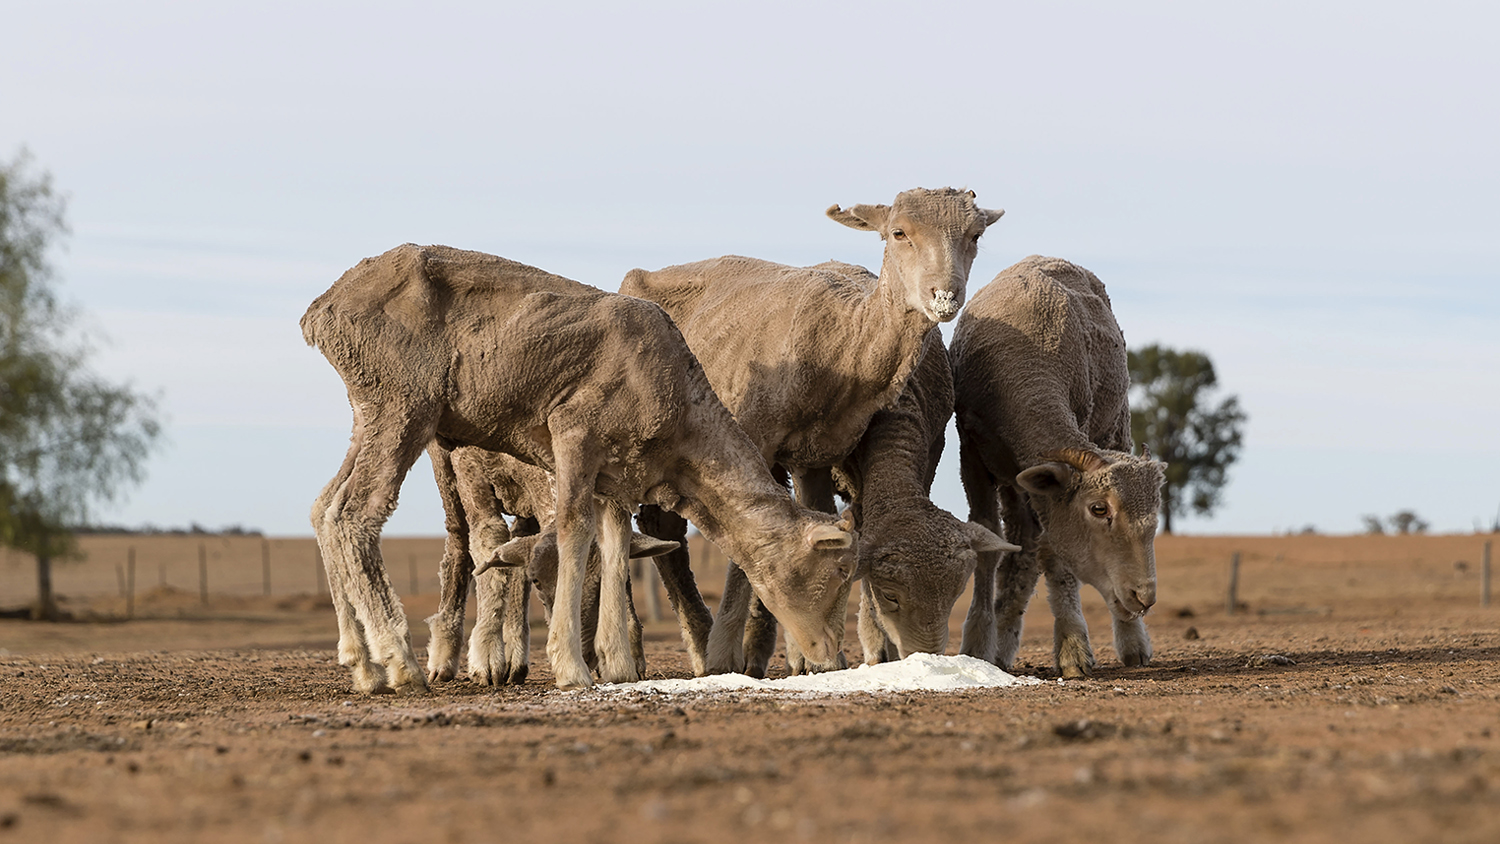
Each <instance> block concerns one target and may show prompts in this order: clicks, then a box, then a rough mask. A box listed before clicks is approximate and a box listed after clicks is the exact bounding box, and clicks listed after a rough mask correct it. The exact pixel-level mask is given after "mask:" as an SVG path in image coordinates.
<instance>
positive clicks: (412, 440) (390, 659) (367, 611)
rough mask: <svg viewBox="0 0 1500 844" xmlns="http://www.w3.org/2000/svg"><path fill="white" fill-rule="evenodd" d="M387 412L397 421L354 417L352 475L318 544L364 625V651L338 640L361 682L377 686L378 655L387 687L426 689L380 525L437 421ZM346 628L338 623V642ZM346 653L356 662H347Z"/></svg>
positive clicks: (332, 580)
mask: <svg viewBox="0 0 1500 844" xmlns="http://www.w3.org/2000/svg"><path fill="white" fill-rule="evenodd" d="M385 416H386V417H387V420H388V421H393V422H395V423H396V424H382V425H368V426H367V425H364V424H360V423H356V431H358V432H359V433H360V436H359V438H358V443H357V445H351V448H357V449H358V453H357V455H355V459H354V460H353V465H352V467H351V468H350V470H349V473H348V476H347V477H346V478H345V479H344V481H343V483H342V484H340V485H339V486H338V488H337V490H336V491H334V492H333V494H332V495H331V496H330V499H329V503H328V507H327V509H326V510H325V511H324V514H323V532H322V534H320V536H321V537H322V539H321V540H320V545H323V544H325V543H326V548H325V562H326V563H327V564H328V570H329V584H330V589H337V590H339V591H340V592H342V593H343V595H342V600H343V601H345V602H347V604H349V605H350V606H352V608H353V614H354V618H355V620H357V622H358V624H359V626H360V627H361V628H363V633H364V637H363V638H364V644H365V648H366V649H367V651H366V652H365V654H364V655H361V654H360V653H359V652H358V651H357V650H351V651H350V652H347V653H346V650H345V648H344V647H342V646H341V647H340V662H341V663H344V664H346V665H349V666H350V668H351V670H352V671H353V672H354V676H355V684H356V688H358V689H360V690H361V691H366V692H372V691H378V690H380V688H379V686H378V685H373V684H372V682H371V678H370V677H369V676H368V672H369V665H368V663H369V662H374V663H378V664H380V665H382V666H384V668H385V685H386V686H389V687H390V688H392V689H396V690H403V689H412V690H420V691H426V689H427V680H426V675H425V673H424V672H423V670H422V668H421V666H420V665H419V664H418V663H417V660H416V656H415V655H414V654H413V653H412V649H411V634H410V631H409V630H408V628H407V623H406V612H405V609H404V608H403V607H402V604H401V599H400V597H399V596H398V595H397V594H396V590H395V589H393V588H392V587H391V581H390V578H389V577H388V576H387V574H386V570H385V563H384V561H383V560H382V559H381V554H380V529H381V527H382V526H384V524H385V522H386V519H388V518H389V517H390V514H391V511H392V510H394V509H395V507H396V499H397V495H398V494H399V493H400V491H401V481H402V479H404V478H405V477H406V473H407V472H408V471H410V469H411V466H412V464H413V463H415V462H416V459H417V455H418V454H420V453H421V451H422V449H423V448H424V447H425V445H426V444H427V443H428V442H430V441H431V440H432V436H433V430H432V423H431V421H430V417H429V415H426V414H418V413H415V412H413V409H412V408H409V407H394V408H388V409H387V413H386V414H385ZM387 420H383V421H387ZM320 500H321V498H320ZM335 584H336V585H335ZM337 606H338V603H337V599H336V602H335V607H337ZM346 623H347V622H346ZM344 628H345V623H341V624H340V629H341V634H340V640H341V642H342V640H343V639H344V638H345V637H344V634H343V630H344ZM346 656H347V657H350V658H351V662H348V663H345V662H344V660H345V658H346ZM351 663H352V664H351Z"/></svg>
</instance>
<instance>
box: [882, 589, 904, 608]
mask: <svg viewBox="0 0 1500 844" xmlns="http://www.w3.org/2000/svg"><path fill="white" fill-rule="evenodd" d="M880 597H882V598H884V599H885V602H886V603H887V604H890V605H891V606H893V607H899V606H901V602H900V601H898V600H897V599H896V593H895V592H881V593H880Z"/></svg>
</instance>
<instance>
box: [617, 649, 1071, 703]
mask: <svg viewBox="0 0 1500 844" xmlns="http://www.w3.org/2000/svg"><path fill="white" fill-rule="evenodd" d="M1041 682H1042V681H1041V680H1038V679H1037V678H1035V677H1016V676H1013V675H1010V674H1007V673H1005V672H1004V671H1002V670H1001V669H999V668H997V667H995V666H994V665H992V664H990V663H988V662H985V661H984V660H982V659H975V658H974V657H969V656H962V655H960V656H939V655H936V654H924V653H918V654H912V655H911V656H909V657H907V658H906V659H903V660H901V661H900V662H884V663H881V664H879V665H861V666H859V667H857V668H850V669H847V670H844V671H828V672H825V673H822V674H803V675H799V676H796V677H784V678H782V679H779V680H756V679H754V678H752V677H747V676H745V675H744V674H712V675H709V676H706V677H694V678H693V679H691V680H643V681H641V682H639V683H601V684H599V685H597V686H595V687H594V690H593V691H594V693H595V694H604V695H610V694H621V693H634V694H663V695H678V694H715V693H723V692H741V693H744V692H748V693H752V694H767V693H770V694H774V693H777V692H795V693H799V694H803V695H806V694H814V695H816V694H825V695H843V694H854V693H857V692H874V693H880V692H916V691H938V692H943V691H963V690H967V689H981V688H998V687H1003V686H1035V685H1040V684H1041Z"/></svg>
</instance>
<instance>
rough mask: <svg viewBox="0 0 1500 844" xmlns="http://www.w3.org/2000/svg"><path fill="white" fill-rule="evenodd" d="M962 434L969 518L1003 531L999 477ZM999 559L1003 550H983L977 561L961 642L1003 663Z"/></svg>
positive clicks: (972, 652) (964, 650)
mask: <svg viewBox="0 0 1500 844" xmlns="http://www.w3.org/2000/svg"><path fill="white" fill-rule="evenodd" d="M959 434H960V438H959V477H960V479H961V480H962V481H963V485H964V495H965V496H966V497H967V498H968V500H969V521H971V522H973V523H975V524H977V525H979V526H980V527H983V528H986V529H988V530H990V531H992V532H995V533H999V530H1000V509H999V499H998V497H997V496H998V490H997V489H996V487H995V479H994V478H993V477H992V476H991V475H990V472H989V469H987V468H985V466H984V464H983V462H981V460H980V458H979V456H978V449H977V448H975V447H974V446H973V445H971V444H970V443H969V442H968V439H967V438H966V437H963V432H962V431H960V432H959ZM999 562H1000V552H998V551H981V552H979V559H978V560H977V561H976V562H975V564H974V591H973V595H972V596H971V597H970V598H969V611H968V613H966V614H965V615H964V627H963V637H962V638H961V639H960V640H959V645H958V652H959V653H961V654H965V655H966V656H972V657H974V658H976V659H982V660H985V661H986V662H992V663H996V664H999V663H998V662H997V658H998V657H999V642H998V641H997V639H996V627H995V568H996V566H997V565H999ZM1012 657H1014V654H1012ZM1002 667H1007V666H1002Z"/></svg>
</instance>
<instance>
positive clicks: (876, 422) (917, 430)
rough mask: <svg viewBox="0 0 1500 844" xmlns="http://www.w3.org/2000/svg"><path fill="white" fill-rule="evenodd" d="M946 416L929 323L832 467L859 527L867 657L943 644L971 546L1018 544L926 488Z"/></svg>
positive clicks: (937, 340)
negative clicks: (892, 385) (896, 390)
mask: <svg viewBox="0 0 1500 844" xmlns="http://www.w3.org/2000/svg"><path fill="white" fill-rule="evenodd" d="M952 415H953V373H952V371H951V369H950V368H949V366H948V354H947V351H946V350H945V349H944V348H943V338H942V334H941V333H940V332H939V331H938V330H937V329H936V328H934V329H932V330H931V331H929V332H927V338H926V343H925V345H924V347H923V351H922V359H921V361H919V362H918V363H917V368H916V371H914V372H913V373H912V376H911V379H910V380H908V381H907V382H906V389H905V390H903V391H902V392H901V397H900V398H899V399H898V400H897V402H896V405H895V406H894V407H891V408H887V409H885V410H881V411H879V412H877V413H876V414H875V416H874V417H873V418H871V419H870V427H868V428H866V429H865V435H864V436H863V437H861V438H860V441H859V445H858V446H856V447H855V449H854V452H853V453H852V454H850V455H849V457H848V459H847V460H845V461H844V463H843V464H842V466H841V467H840V468H839V469H837V470H836V471H835V476H836V477H837V479H838V481H839V485H840V486H842V487H843V488H845V489H846V490H849V491H850V493H851V496H852V503H851V505H850V508H851V512H852V513H853V514H854V526H855V529H856V530H858V531H859V569H858V576H859V577H860V578H861V579H862V581H863V584H862V587H861V590H860V601H859V640H860V644H861V645H862V646H863V647H864V652H865V662H866V663H868V664H871V665H874V664H876V663H879V662H887V661H891V660H896V659H905V658H906V657H907V656H909V655H911V654H914V653H939V654H940V653H942V652H943V651H944V650H945V649H946V648H947V647H948V617H949V615H950V614H951V613H952V612H953V605H954V603H955V602H957V601H958V597H959V595H960V594H962V593H963V591H964V587H966V586H967V585H968V583H969V576H970V575H972V574H973V573H974V564H975V559H976V554H977V553H978V552H987V551H988V552H993V551H1002V550H1014V551H1019V550H1021V549H1020V547H1019V546H1015V545H1011V544H1009V543H1007V542H1003V541H1001V540H1000V538H999V537H998V536H996V535H995V534H994V533H991V532H990V531H989V530H987V529H985V528H983V527H981V526H979V525H977V524H975V523H973V522H965V521H961V520H959V519H956V518H954V517H953V515H952V514H950V513H949V512H948V511H947V510H944V509H942V508H940V507H938V506H937V505H935V504H933V503H932V500H931V499H930V498H929V497H928V496H929V494H930V493H931V491H932V481H933V477H934V475H935V474H936V473H937V464H938V460H939V459H940V458H941V457H942V455H943V438H944V436H943V435H944V429H945V428H946V427H947V426H948V419H949V418H950V417H951V416H952Z"/></svg>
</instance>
